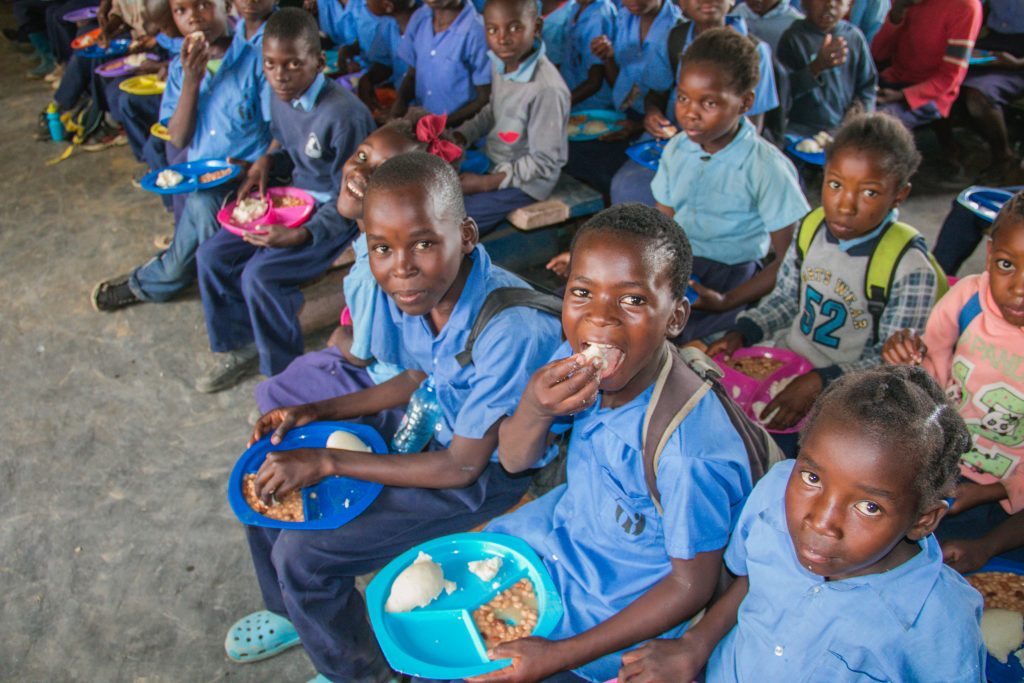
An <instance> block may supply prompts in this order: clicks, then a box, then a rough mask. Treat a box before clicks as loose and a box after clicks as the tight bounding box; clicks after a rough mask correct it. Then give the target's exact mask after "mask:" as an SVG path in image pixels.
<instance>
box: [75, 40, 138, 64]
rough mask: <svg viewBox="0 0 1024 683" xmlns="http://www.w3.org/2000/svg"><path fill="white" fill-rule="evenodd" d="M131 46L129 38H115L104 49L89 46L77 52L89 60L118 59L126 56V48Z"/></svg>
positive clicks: (97, 46)
mask: <svg viewBox="0 0 1024 683" xmlns="http://www.w3.org/2000/svg"><path fill="white" fill-rule="evenodd" d="M131 44H132V41H131V39H130V38H115V39H114V40H112V41H110V45H109V46H108V47H106V48H105V49H104V48H102V47H100V46H99V45H90V46H89V47H84V48H82V49H81V50H79V54H81V55H82V56H83V57H89V58H90V59H97V58H101V57H120V56H121V55H126V54H128V46H129V45H131Z"/></svg>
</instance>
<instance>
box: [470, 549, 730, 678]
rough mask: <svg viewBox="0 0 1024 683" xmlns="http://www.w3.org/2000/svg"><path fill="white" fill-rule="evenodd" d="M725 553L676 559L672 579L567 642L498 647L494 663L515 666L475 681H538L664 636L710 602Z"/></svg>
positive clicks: (533, 641) (536, 641)
mask: <svg viewBox="0 0 1024 683" xmlns="http://www.w3.org/2000/svg"><path fill="white" fill-rule="evenodd" d="M723 552H724V549H723V550H715V551H713V552H707V553H698V554H697V555H696V556H695V557H694V558H693V559H692V560H678V559H673V560H672V570H671V571H670V572H669V574H668V576H666V577H665V578H663V579H662V580H661V581H659V582H658V583H656V584H654V585H653V586H652V587H651V588H650V590H648V591H647V592H646V593H644V594H643V595H641V596H640V597H639V598H637V599H636V600H634V601H633V603H632V604H630V605H629V606H628V607H626V608H625V609H624V610H622V611H621V612H619V613H618V614H616V615H614V616H613V617H611V618H610V619H608V620H607V621H605V622H603V623H601V624H598V625H597V626H595V627H594V628H592V629H590V630H588V631H584V632H583V633H580V634H578V635H576V636H573V637H572V638H567V639H565V640H544V639H543V638H524V639H522V640H515V641H512V642H511V643H506V644H504V645H499V646H498V647H496V648H494V650H492V651H491V652H490V653H489V656H490V657H491V658H492V659H501V658H505V657H511V658H512V666H510V667H508V668H505V669H502V670H500V671H497V672H495V673H493V674H486V675H484V676H479V677H476V678H473V679H470V680H472V681H479V682H481V683H482V682H484V681H486V682H488V683H513V682H515V683H519V682H521V681H522V682H525V681H539V680H542V679H544V678H547V677H548V676H551V675H552V674H554V673H557V672H559V671H566V670H569V669H573V668H576V667H578V666H582V665H583V664H586V663H587V662H592V661H594V660H595V659H598V658H599V657H603V656H605V655H607V654H610V653H612V652H616V651H617V650H621V649H623V648H626V647H629V646H631V645H634V644H636V643H639V642H640V641H643V640H647V639H649V638H654V637H656V636H658V635H661V634H662V633H664V632H665V631H667V630H668V629H670V628H672V627H674V626H675V625H677V624H679V623H680V622H681V621H684V620H686V619H689V618H691V617H692V616H693V615H694V614H696V613H697V612H698V611H699V610H700V609H701V608H702V607H703V606H704V605H706V604H707V603H708V601H709V600H710V599H711V595H712V593H714V590H715V585H716V584H717V582H718V577H719V573H720V572H721V568H722V554H723Z"/></svg>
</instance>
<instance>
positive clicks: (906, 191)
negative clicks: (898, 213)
mask: <svg viewBox="0 0 1024 683" xmlns="http://www.w3.org/2000/svg"><path fill="white" fill-rule="evenodd" d="M910 188H911V184H910V183H907V184H906V185H904V186H903V187H901V188H900V191H899V192H897V193H896V198H895V199H894V200H893V203H892V208H894V209H895V208H896V207H897V206H899V205H900V204H902V203H903V202H905V201H907V197H909V196H910Z"/></svg>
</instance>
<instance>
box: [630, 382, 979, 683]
mask: <svg viewBox="0 0 1024 683" xmlns="http://www.w3.org/2000/svg"><path fill="white" fill-rule="evenodd" d="M970 443H971V439H970V434H969V433H968V431H967V426H966V425H965V424H964V421H963V419H962V418H961V417H960V416H959V415H958V414H957V412H956V410H955V409H954V408H952V407H951V406H950V405H949V404H948V403H947V402H946V398H945V396H944V395H943V392H942V389H940V388H939V386H938V385H937V384H936V383H935V382H934V381H933V380H932V379H931V378H930V377H929V376H928V374H927V373H926V372H925V371H924V370H923V369H921V368H917V367H914V368H911V367H907V366H898V367H882V368H877V369H875V370H870V371H867V372H863V373H860V374H855V375H848V376H845V377H843V378H842V379H840V380H839V381H837V382H836V383H835V384H832V385H830V387H829V389H828V391H827V392H826V393H825V394H822V397H821V399H820V400H819V401H818V402H817V403H816V404H815V408H814V411H813V413H812V414H811V417H810V420H809V422H808V424H807V427H806V428H805V430H804V433H803V437H802V445H801V450H800V456H799V457H798V458H797V459H796V460H795V461H794V460H785V461H783V462H780V463H778V464H777V465H775V467H773V468H772V469H771V470H770V471H769V472H768V474H766V475H765V476H764V478H763V479H762V480H761V481H760V482H758V484H757V486H756V487H755V488H754V492H753V493H752V494H751V495H750V498H749V499H748V500H747V503H746V505H745V506H744V508H743V513H742V514H741V515H740V520H739V523H738V524H737V526H736V531H735V533H734V534H733V536H732V539H731V540H730V542H729V548H728V550H727V551H726V553H725V562H726V564H727V565H728V567H729V569H730V571H732V572H733V573H734V574H736V575H737V576H738V577H739V578H738V579H736V581H734V582H733V583H732V585H731V586H730V587H729V588H728V589H727V590H726V591H725V593H724V594H723V595H722V597H721V598H720V599H719V600H718V601H716V602H715V604H714V605H713V606H712V607H711V608H710V609H709V610H708V612H707V614H706V615H705V616H704V618H703V619H702V620H701V621H700V623H698V624H697V625H696V626H694V627H693V628H692V629H690V630H689V631H687V632H686V633H685V634H683V637H682V638H681V639H679V640H663V641H655V642H651V643H648V644H647V645H645V646H643V647H642V648H639V649H637V650H636V651H635V652H630V653H627V654H626V655H625V656H623V658H622V659H623V667H622V670H621V671H620V672H619V680H620V681H623V683H626V682H628V681H651V682H653V681H666V682H667V681H691V680H694V679H695V678H697V674H698V673H699V672H700V671H701V669H702V668H703V667H704V666H705V663H706V665H707V668H706V673H705V677H704V678H702V679H701V680H706V681H707V683H734V682H736V683H738V682H739V681H862V682H863V683H870V682H871V681H964V682H966V681H972V682H981V681H984V680H985V676H984V671H985V646H984V644H983V643H982V640H981V631H980V628H979V626H978V622H979V619H980V617H981V607H982V601H981V596H980V595H978V593H977V591H975V590H974V589H973V588H972V587H971V586H970V585H969V584H968V583H967V582H966V581H965V580H964V579H963V578H962V577H961V576H960V575H959V574H957V573H956V572H955V571H954V570H953V569H951V568H949V567H946V566H944V565H943V563H942V551H941V549H940V548H939V544H938V542H937V541H936V540H935V536H934V534H933V532H934V530H935V527H936V526H937V525H938V523H939V521H940V520H941V519H942V517H943V516H944V515H945V514H946V511H947V510H948V508H949V504H948V502H947V501H946V500H944V498H946V497H948V496H950V495H952V493H953V491H954V487H955V485H956V479H957V474H958V472H959V469H958V462H959V459H960V454H961V453H963V452H964V451H966V450H967V449H968V448H969V447H970Z"/></svg>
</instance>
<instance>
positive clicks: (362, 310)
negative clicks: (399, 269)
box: [341, 233, 402, 384]
mask: <svg viewBox="0 0 1024 683" xmlns="http://www.w3.org/2000/svg"><path fill="white" fill-rule="evenodd" d="M352 250H353V251H354V252H355V253H356V261H355V263H353V264H352V268H351V269H349V271H348V274H347V275H345V279H344V280H343V281H342V283H341V285H342V289H344V291H345V305H346V306H348V313H349V315H351V316H352V347H351V348H350V349H349V352H350V353H351V354H352V355H353V356H355V357H356V358H364V359H369V358H372V357H373V352H372V351H371V350H370V339H371V337H372V336H373V332H374V313H375V310H376V304H377V293H378V292H379V290H380V287H379V286H378V285H377V281H376V280H375V279H374V278H373V273H371V272H370V258H369V255H368V254H367V252H366V235H364V234H362V233H360V235H359V237H357V238H356V239H355V240H353V241H352ZM388 318H389V320H390V316H388ZM381 322H382V324H381V325H379V327H378V333H379V334H383V333H385V331H387V333H388V334H390V335H397V334H398V330H397V329H395V328H394V327H392V328H391V329H390V330H388V326H387V323H388V321H387V320H386V321H381ZM401 371H402V368H400V367H398V366H397V365H390V364H388V363H381V362H380V361H374V362H373V363H372V364H371V365H370V366H369V367H367V368H366V372H367V373H369V375H370V379H372V380H373V381H374V382H375V383H377V384H381V383H383V382H386V381H387V380H389V379H391V378H392V377H394V376H395V375H397V374H398V373H400V372H401Z"/></svg>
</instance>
